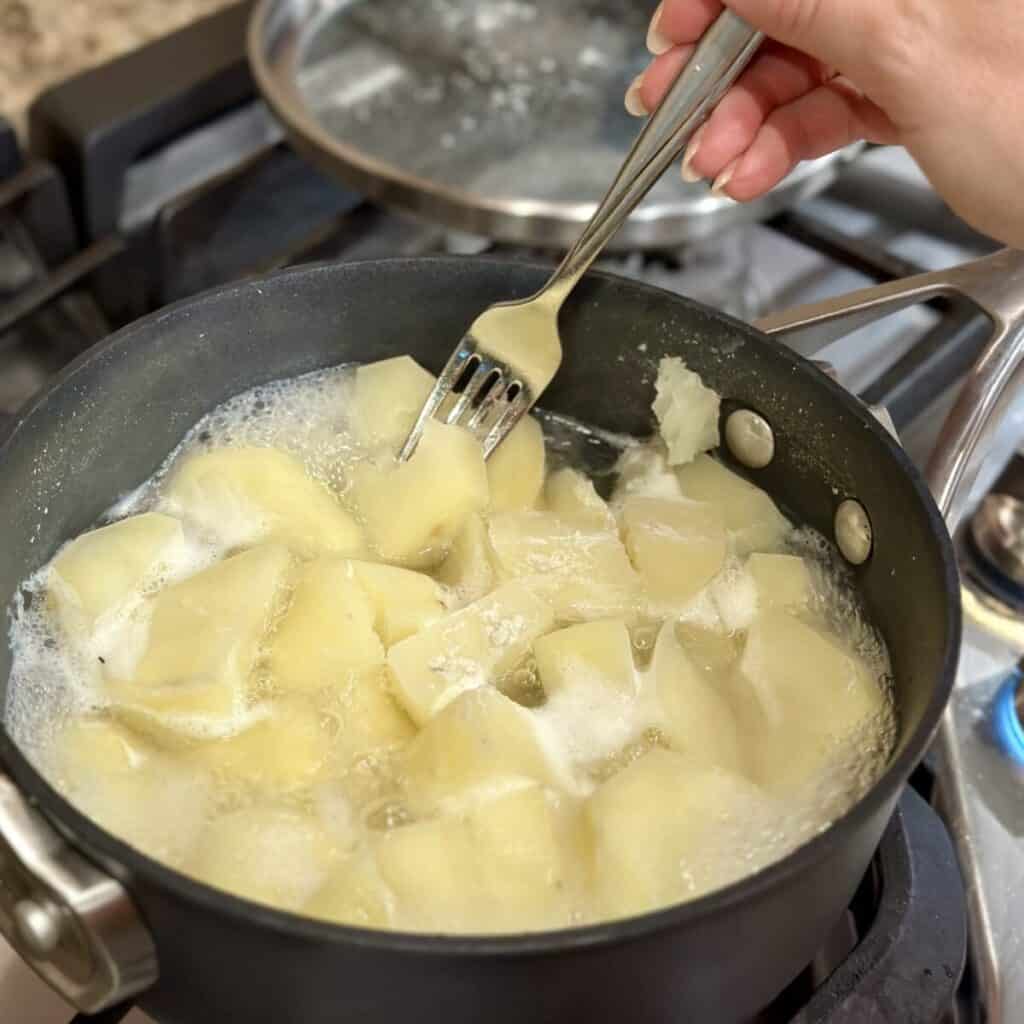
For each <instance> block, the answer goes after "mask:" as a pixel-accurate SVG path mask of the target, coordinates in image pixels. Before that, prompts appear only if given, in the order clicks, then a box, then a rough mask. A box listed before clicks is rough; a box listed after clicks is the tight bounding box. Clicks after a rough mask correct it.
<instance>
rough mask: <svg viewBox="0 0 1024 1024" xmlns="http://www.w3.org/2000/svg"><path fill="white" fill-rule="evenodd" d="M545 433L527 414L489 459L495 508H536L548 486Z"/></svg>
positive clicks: (501, 510)
mask: <svg viewBox="0 0 1024 1024" xmlns="http://www.w3.org/2000/svg"><path fill="white" fill-rule="evenodd" d="M544 468H545V462H544V433H543V431H542V430H541V428H540V424H539V423H538V422H537V421H536V420H535V419H533V418H532V417H530V416H524V417H523V418H522V419H521V420H520V421H519V422H518V423H517V424H516V425H515V427H514V428H513V430H512V433H511V434H509V435H508V437H506V438H505V440H504V441H502V442H501V444H500V445H498V447H497V448H496V449H495V450H494V453H493V454H492V455H491V457H490V459H489V460H488V462H487V482H488V485H489V487H490V491H491V511H492V512H495V513H496V512H514V511H516V510H519V509H529V508H533V507H534V506H535V505H536V504H537V499H538V498H539V497H540V492H541V490H542V489H543V487H544Z"/></svg>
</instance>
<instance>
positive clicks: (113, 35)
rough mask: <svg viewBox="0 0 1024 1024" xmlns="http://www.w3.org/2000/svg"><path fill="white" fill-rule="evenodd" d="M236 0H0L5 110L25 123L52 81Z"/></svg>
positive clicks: (0, 88)
mask: <svg viewBox="0 0 1024 1024" xmlns="http://www.w3.org/2000/svg"><path fill="white" fill-rule="evenodd" d="M231 2H233V0H0V114H3V115H4V116H6V117H9V118H11V119H12V120H13V121H14V122H15V124H16V125H18V127H19V128H20V127H22V126H23V115H24V112H25V110H26V108H27V107H28V105H29V104H30V103H31V102H32V100H33V99H34V98H35V97H36V96H37V95H38V94H39V93H40V92H42V91H43V89H45V88H46V87H47V86H48V85H51V84H53V83H54V82H58V81H60V80H62V79H64V78H68V77H69V76H70V75H73V74H75V73H76V72H77V71H81V70H83V69H85V68H87V67H91V66H93V65H96V64H101V63H103V62H104V61H107V60H110V59H112V58H113V57H117V56H119V55H120V54H122V53H125V52H127V51H128V50H133V49H136V48H137V47H139V46H141V45H142V44H143V43H145V42H148V41H149V40H151V39H154V38H156V37H158V36H162V35H166V34H167V33H168V32H172V31H174V29H176V28H180V27H181V26H182V25H187V24H188V23H189V22H192V21H195V20H196V19H197V18H199V17H202V16H203V15H204V14H209V13H211V12H212V11H215V10H217V9H219V8H221V7H226V6H228V4H229V3H231Z"/></svg>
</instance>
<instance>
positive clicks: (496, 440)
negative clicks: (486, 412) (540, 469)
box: [483, 385, 530, 459]
mask: <svg viewBox="0 0 1024 1024" xmlns="http://www.w3.org/2000/svg"><path fill="white" fill-rule="evenodd" d="M510 387H511V385H510ZM529 408H530V403H529V401H528V400H527V394H526V388H524V387H522V386H521V387H520V389H519V392H518V393H517V394H516V396H515V398H512V399H509V401H508V404H507V405H506V406H505V409H504V411H503V412H502V413H501V415H500V416H499V417H498V421H497V422H496V423H495V424H494V426H492V427H491V429H490V431H489V432H488V434H487V436H486V437H485V438H484V441H483V445H484V458H485V459H488V458H490V456H491V452H493V451H494V449H495V448H497V447H498V445H499V444H501V442H502V441H504V440H505V438H506V437H507V436H508V435H509V434H510V433H511V432H512V428H513V427H514V426H515V425H516V424H517V423H518V422H519V421H520V420H521V419H522V418H523V416H524V415H525V414H526V412H527V410H528V409H529Z"/></svg>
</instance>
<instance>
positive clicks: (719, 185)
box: [711, 158, 740, 196]
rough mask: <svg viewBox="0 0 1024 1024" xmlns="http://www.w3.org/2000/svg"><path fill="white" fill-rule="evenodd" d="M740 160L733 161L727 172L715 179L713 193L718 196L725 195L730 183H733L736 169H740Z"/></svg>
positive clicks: (712, 187)
mask: <svg viewBox="0 0 1024 1024" xmlns="http://www.w3.org/2000/svg"><path fill="white" fill-rule="evenodd" d="M739 164H740V161H739V158H737V159H735V160H733V162H732V163H731V164H727V165H726V167H725V170H723V171H722V173H721V174H719V176H718V177H717V178H715V181H714V184H713V185H712V186H711V191H712V193H713V194H714V195H716V196H722V195H725V190H726V189H727V188H728V187H729V182H730V181H732V179H733V177H734V176H735V174H736V168H737V167H739Z"/></svg>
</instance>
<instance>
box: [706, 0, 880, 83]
mask: <svg viewBox="0 0 1024 1024" xmlns="http://www.w3.org/2000/svg"><path fill="white" fill-rule="evenodd" d="M723 2H724V4H725V6H727V7H729V8H731V9H732V10H733V11H735V13H736V14H738V15H739V16H740V17H741V18H744V19H745V20H746V21H748V22H749V23H750V24H751V25H753V26H754V27H755V28H757V29H760V30H761V31H762V32H764V33H765V35H767V36H769V37H770V38H772V39H776V40H778V41H779V42H780V43H785V44H786V45H787V46H791V47H793V48H794V49H796V50H801V51H802V52H804V53H806V54H809V55H810V56H812V57H815V58H817V59H818V60H820V61H821V62H822V63H823V64H825V65H827V66H830V67H835V68H839V69H841V70H842V72H843V74H845V75H849V76H850V77H852V78H854V79H857V80H859V79H861V78H862V77H864V73H865V72H866V73H867V76H868V77H873V75H872V74H871V72H872V70H873V69H872V68H869V67H868V66H867V65H868V64H869V63H873V62H874V60H875V58H874V56H873V54H877V51H878V49H879V46H880V45H884V42H885V40H886V39H887V38H890V37H891V35H892V30H893V26H892V11H891V6H892V4H891V0H723Z"/></svg>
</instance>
